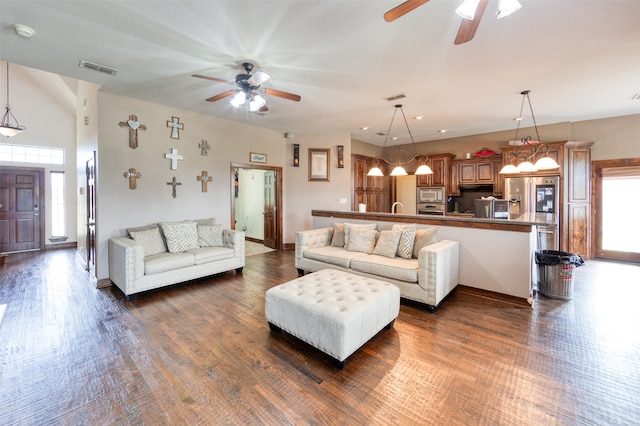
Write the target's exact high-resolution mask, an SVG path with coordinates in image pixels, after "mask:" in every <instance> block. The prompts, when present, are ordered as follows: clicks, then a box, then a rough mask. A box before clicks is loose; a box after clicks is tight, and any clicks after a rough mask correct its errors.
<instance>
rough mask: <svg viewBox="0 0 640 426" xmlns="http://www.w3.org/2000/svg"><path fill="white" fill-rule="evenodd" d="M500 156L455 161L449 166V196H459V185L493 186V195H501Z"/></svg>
mask: <svg viewBox="0 0 640 426" xmlns="http://www.w3.org/2000/svg"><path fill="white" fill-rule="evenodd" d="M501 167H502V156H500V155H492V156H488V157H476V158H469V159H461V160H455V161H453V162H452V164H451V179H450V182H451V183H450V187H451V191H448V194H449V195H454V196H456V195H460V185H493V195H495V196H498V195H502V184H501V178H500V176H499V175H498V172H499V171H500V168H501Z"/></svg>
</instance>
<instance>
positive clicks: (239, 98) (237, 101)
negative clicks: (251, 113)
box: [229, 92, 247, 108]
mask: <svg viewBox="0 0 640 426" xmlns="http://www.w3.org/2000/svg"><path fill="white" fill-rule="evenodd" d="M246 100H247V94H246V93H244V92H238V93H236V94H235V96H234V97H233V99H231V101H229V102H230V103H231V105H233V106H234V107H236V108H238V107H240V105H243V104H244V103H245V102H246Z"/></svg>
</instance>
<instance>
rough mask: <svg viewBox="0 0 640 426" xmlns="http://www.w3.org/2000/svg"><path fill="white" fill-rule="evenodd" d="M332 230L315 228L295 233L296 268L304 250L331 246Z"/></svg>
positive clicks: (330, 228)
mask: <svg viewBox="0 0 640 426" xmlns="http://www.w3.org/2000/svg"><path fill="white" fill-rule="evenodd" d="M332 237H333V228H332V227H329V228H317V229H309V230H307V231H299V232H296V268H297V267H298V259H301V258H302V255H303V253H304V251H305V250H307V249H310V248H314V247H324V246H328V245H331V238H332Z"/></svg>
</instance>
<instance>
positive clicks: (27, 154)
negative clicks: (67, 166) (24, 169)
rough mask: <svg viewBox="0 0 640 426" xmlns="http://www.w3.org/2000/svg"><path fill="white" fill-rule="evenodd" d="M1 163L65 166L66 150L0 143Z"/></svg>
mask: <svg viewBox="0 0 640 426" xmlns="http://www.w3.org/2000/svg"><path fill="white" fill-rule="evenodd" d="M0 161H8V162H11V163H36V164H56V165H63V164H64V149H62V148H46V147H41V146H30V145H12V144H6V143H0Z"/></svg>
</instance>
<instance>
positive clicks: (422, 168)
mask: <svg viewBox="0 0 640 426" xmlns="http://www.w3.org/2000/svg"><path fill="white" fill-rule="evenodd" d="M398 110H400V112H401V113H402V117H403V118H404V124H405V125H406V126H407V131H408V132H409V137H410V138H411V144H412V145H413V149H414V152H415V154H411V153H409V152H407V151H405V150H403V149H401V148H397V147H396V149H397V150H400V151H403V152H404V153H405V154H406V155H408V156H409V157H410V158H409V159H408V160H407V161H393V159H392V158H389V159H386V158H384V157H382V158H381V159H382V160H383V161H384V162H385V163H388V164H397V165H396V167H394V169H393V170H392V171H391V173H390V176H407V174H408V173H407V171H406V170H405V168H404V167H402V165H403V164H407V163H410V162H412V161H413V160H415V159H416V158H417V157H418V148H417V147H416V143H415V141H414V140H413V135H412V134H411V129H409V123H408V122H407V117H406V116H405V115H404V110H403V109H402V104H397V105H395V110H393V115H392V116H391V122H390V123H389V129H388V130H387V135H386V137H385V138H384V144H383V145H382V148H383V149H384V147H385V146H386V145H387V141H388V140H389V133H390V132H391V126H392V125H393V120H394V119H395V117H396V113H397V112H398ZM421 157H424V160H425V161H426V159H427V156H426V155H422V156H421ZM379 166H380V162H379V161H378V159H377V158H376V159H374V161H373V167H372V168H371V169H370V170H369V172H368V173H367V176H384V173H382V170H381V169H380V167H379ZM414 174H415V175H430V174H433V171H432V170H431V168H430V167H429V166H427V165H426V164H420V165H419V167H418V168H417V169H416V171H415V173H414Z"/></svg>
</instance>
